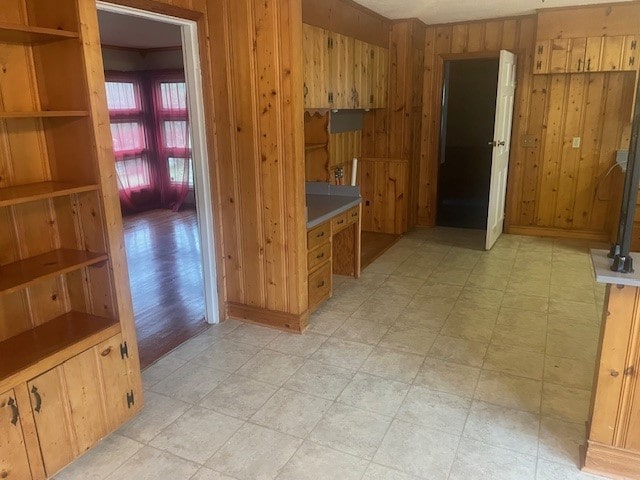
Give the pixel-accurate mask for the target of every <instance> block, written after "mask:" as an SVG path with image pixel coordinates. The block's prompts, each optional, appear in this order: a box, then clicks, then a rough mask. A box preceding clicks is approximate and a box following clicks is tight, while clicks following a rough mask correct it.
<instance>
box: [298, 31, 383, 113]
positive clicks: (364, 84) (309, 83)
mask: <svg viewBox="0 0 640 480" xmlns="http://www.w3.org/2000/svg"><path fill="white" fill-rule="evenodd" d="M303 42H304V45H303V46H304V49H303V50H304V106H305V108H339V109H347V108H385V107H386V106H387V97H388V94H387V80H388V73H387V72H388V63H389V51H388V50H387V49H386V48H382V47H378V46H376V45H372V44H369V43H366V42H362V41H360V40H356V39H355V38H351V37H347V36H345V35H340V34H337V33H334V32H330V31H328V30H325V29H322V28H318V27H313V26H311V25H307V24H304V25H303Z"/></svg>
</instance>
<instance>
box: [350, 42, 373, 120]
mask: <svg viewBox="0 0 640 480" xmlns="http://www.w3.org/2000/svg"><path fill="white" fill-rule="evenodd" d="M372 48H373V45H370V44H368V43H366V42H362V41H360V40H354V48H353V52H354V57H353V60H354V65H353V67H354V76H355V79H354V89H355V96H354V97H353V98H352V100H353V102H352V106H351V108H371V103H372V102H371V95H372V94H373V90H372V81H373V74H372V68H373V59H372V55H371V52H372Z"/></svg>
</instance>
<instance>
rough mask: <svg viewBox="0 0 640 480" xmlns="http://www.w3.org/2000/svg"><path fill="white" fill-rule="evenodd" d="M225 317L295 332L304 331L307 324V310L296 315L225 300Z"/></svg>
mask: <svg viewBox="0 0 640 480" xmlns="http://www.w3.org/2000/svg"><path fill="white" fill-rule="evenodd" d="M227 317H229V318H234V319H236V320H240V321H242V322H248V323H254V324H256V325H263V326H267V327H272V328H277V329H280V330H284V331H286V332H295V333H302V332H304V331H305V329H306V328H307V325H308V324H309V313H308V312H305V313H302V314H300V315H296V314H294V313H286V312H278V311H275V310H268V309H266V308H260V307H253V306H251V305H243V304H241V303H234V302H227Z"/></svg>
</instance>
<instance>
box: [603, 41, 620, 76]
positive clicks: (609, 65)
mask: <svg viewBox="0 0 640 480" xmlns="http://www.w3.org/2000/svg"><path fill="white" fill-rule="evenodd" d="M623 52H624V37H623V36H615V37H602V57H601V59H600V68H599V71H601V72H616V71H618V70H620V66H621V63H622V55H623Z"/></svg>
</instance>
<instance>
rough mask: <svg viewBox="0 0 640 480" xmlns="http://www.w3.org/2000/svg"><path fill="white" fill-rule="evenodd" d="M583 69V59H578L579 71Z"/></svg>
mask: <svg viewBox="0 0 640 480" xmlns="http://www.w3.org/2000/svg"><path fill="white" fill-rule="evenodd" d="M580 70H582V59H581V58H579V59H578V71H580Z"/></svg>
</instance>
